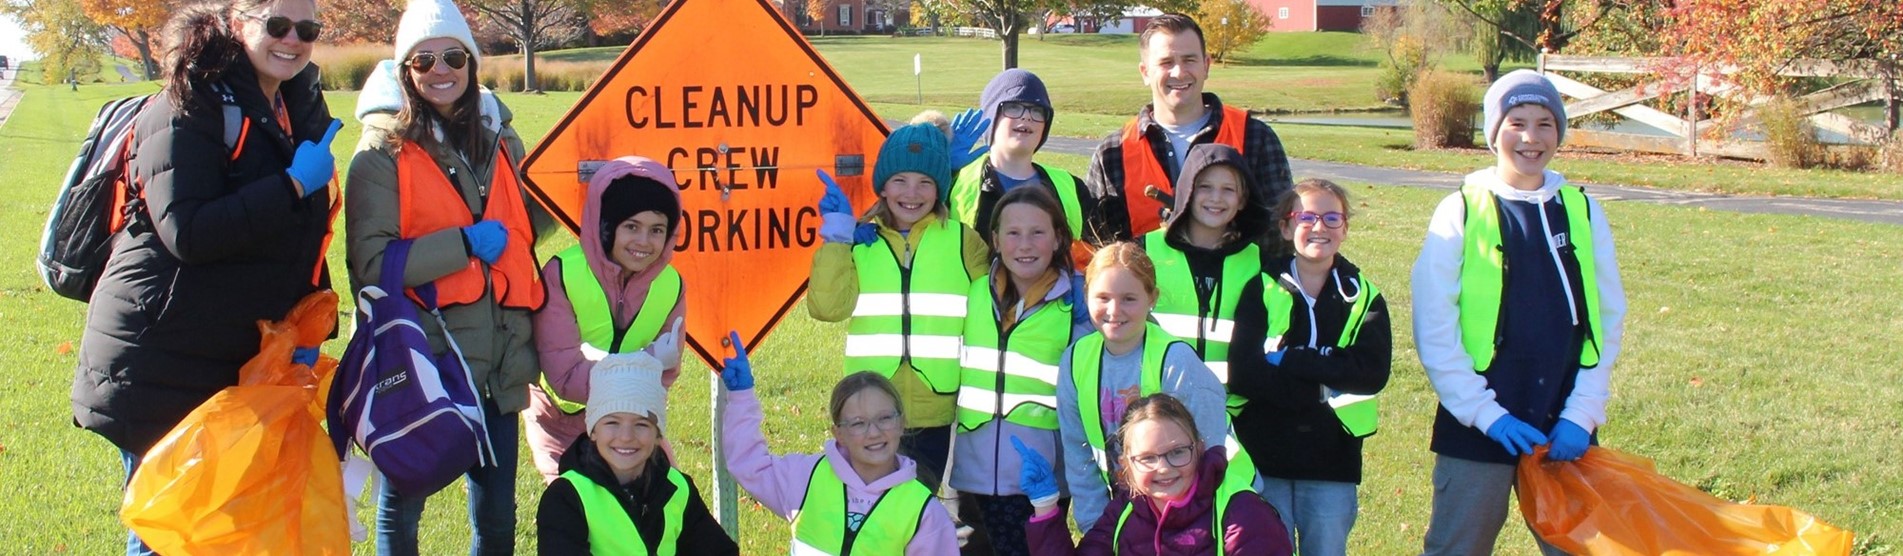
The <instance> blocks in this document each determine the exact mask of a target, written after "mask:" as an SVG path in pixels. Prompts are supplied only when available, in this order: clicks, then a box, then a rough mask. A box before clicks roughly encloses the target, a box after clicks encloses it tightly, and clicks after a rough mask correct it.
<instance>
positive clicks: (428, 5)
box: [396, 0, 480, 60]
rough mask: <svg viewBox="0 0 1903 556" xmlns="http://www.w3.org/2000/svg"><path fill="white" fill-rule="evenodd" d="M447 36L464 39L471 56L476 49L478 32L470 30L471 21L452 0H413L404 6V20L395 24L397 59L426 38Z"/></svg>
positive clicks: (402, 57)
mask: <svg viewBox="0 0 1903 556" xmlns="http://www.w3.org/2000/svg"><path fill="white" fill-rule="evenodd" d="M438 37H448V38H451V39H456V40H457V41H458V42H461V43H463V48H464V49H467V50H468V51H469V55H470V57H472V58H473V57H476V56H477V55H479V54H480V52H477V50H476V36H475V34H473V33H470V32H469V21H467V20H465V19H463V12H462V10H458V9H456V3H455V2H452V1H451V0H410V5H409V7H407V8H404V9H403V21H401V22H399V23H397V25H396V59H397V60H405V59H408V58H409V57H410V51H412V50H416V45H417V44H418V43H421V42H423V41H426V40H430V39H434V38H438Z"/></svg>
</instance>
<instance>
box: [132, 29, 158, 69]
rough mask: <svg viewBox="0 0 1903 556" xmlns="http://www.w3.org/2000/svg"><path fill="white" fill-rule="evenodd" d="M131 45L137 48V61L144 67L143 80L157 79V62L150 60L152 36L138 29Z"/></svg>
mask: <svg viewBox="0 0 1903 556" xmlns="http://www.w3.org/2000/svg"><path fill="white" fill-rule="evenodd" d="M132 45H133V46H136V47H138V48H139V61H140V62H143V65H144V66H145V80H146V81H152V80H156V79H158V78H159V62H158V60H154V59H152V34H151V33H150V32H147V31H146V30H145V29H140V30H139V32H138V33H137V36H134V37H132Z"/></svg>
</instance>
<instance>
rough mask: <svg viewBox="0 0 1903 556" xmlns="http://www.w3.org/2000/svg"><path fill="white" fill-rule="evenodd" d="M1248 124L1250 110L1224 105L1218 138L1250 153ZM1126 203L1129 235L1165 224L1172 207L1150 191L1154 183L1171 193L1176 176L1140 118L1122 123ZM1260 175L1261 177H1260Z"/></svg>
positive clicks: (1161, 192) (1160, 192)
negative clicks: (1139, 124) (1158, 154)
mask: <svg viewBox="0 0 1903 556" xmlns="http://www.w3.org/2000/svg"><path fill="white" fill-rule="evenodd" d="M1248 126H1249V113H1248V112H1246V111H1244V110H1242V109H1240V108H1235V107H1231V106H1224V107H1222V125H1221V126H1220V127H1218V128H1216V142H1217V143H1222V144H1224V145H1229V146H1231V147H1235V148H1236V152H1239V153H1242V154H1245V155H1246V154H1248V151H1246V150H1243V148H1242V144H1243V143H1244V142H1245V141H1244V140H1243V138H1244V136H1245V134H1246V133H1247V131H1248ZM1122 148H1123V203H1124V206H1125V207H1126V208H1127V209H1128V210H1129V212H1130V237H1138V236H1141V235H1143V234H1147V233H1150V231H1151V230H1155V229H1157V228H1160V227H1162V225H1163V221H1164V220H1166V218H1164V216H1163V213H1164V211H1167V210H1169V209H1171V208H1173V207H1171V206H1170V205H1169V204H1166V203H1163V202H1162V201H1160V200H1159V199H1158V198H1157V197H1152V196H1150V194H1149V193H1148V190H1149V188H1151V187H1155V188H1156V192H1157V194H1158V195H1159V196H1167V195H1172V194H1173V192H1174V191H1176V188H1175V186H1174V185H1172V184H1174V183H1175V182H1176V176H1172V175H1170V174H1169V173H1168V171H1167V170H1165V169H1164V168H1163V162H1162V161H1160V160H1157V159H1156V151H1153V150H1151V149H1150V141H1149V138H1147V137H1145V136H1144V135H1143V132H1142V130H1140V129H1138V128H1137V120H1135V119H1132V120H1130V121H1129V122H1128V123H1125V124H1123V144H1122ZM1258 179H1259V178H1258Z"/></svg>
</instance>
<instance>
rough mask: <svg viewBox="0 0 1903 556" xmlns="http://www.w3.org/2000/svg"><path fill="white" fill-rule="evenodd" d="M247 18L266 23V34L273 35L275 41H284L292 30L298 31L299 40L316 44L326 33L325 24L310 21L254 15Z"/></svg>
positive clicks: (248, 15)
mask: <svg viewBox="0 0 1903 556" xmlns="http://www.w3.org/2000/svg"><path fill="white" fill-rule="evenodd" d="M246 17H249V18H251V19H253V20H257V21H262V22H264V34H266V35H271V38H274V39H282V38H284V36H285V35H289V34H291V30H292V29H296V30H297V38H298V39H299V40H302V41H304V42H312V43H314V42H317V36H318V35H320V34H323V32H324V24H322V23H318V22H316V21H312V20H309V19H306V20H303V21H291V18H288V17H284V16H281V15H274V16H271V17H264V16H261V15H252V14H246Z"/></svg>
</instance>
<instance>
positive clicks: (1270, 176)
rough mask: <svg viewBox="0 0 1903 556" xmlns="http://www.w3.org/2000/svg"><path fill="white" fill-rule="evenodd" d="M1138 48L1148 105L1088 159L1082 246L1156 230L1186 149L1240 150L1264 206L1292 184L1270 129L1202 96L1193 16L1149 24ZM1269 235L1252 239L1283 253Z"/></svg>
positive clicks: (1202, 63)
mask: <svg viewBox="0 0 1903 556" xmlns="http://www.w3.org/2000/svg"><path fill="white" fill-rule="evenodd" d="M1139 44H1141V45H1142V54H1141V55H1142V60H1141V61H1140V62H1139V63H1138V65H1137V69H1138V72H1139V73H1141V74H1142V75H1143V83H1144V84H1145V85H1148V86H1149V87H1150V104H1149V105H1148V106H1144V107H1143V110H1142V111H1140V112H1138V113H1137V117H1136V119H1134V120H1131V121H1130V122H1129V123H1127V124H1125V125H1124V126H1123V127H1122V128H1121V129H1119V130H1117V131H1115V132H1112V133H1111V134H1110V135H1109V136H1108V137H1105V138H1104V141H1103V143H1102V144H1100V145H1098V146H1097V152H1096V154H1095V155H1093V156H1092V157H1091V160H1090V174H1089V176H1088V177H1087V178H1086V179H1085V181H1086V183H1087V184H1088V186H1089V187H1088V189H1089V191H1090V194H1091V195H1092V196H1093V197H1095V199H1094V202H1085V203H1084V205H1085V215H1084V219H1085V225H1084V230H1082V236H1083V239H1084V240H1085V241H1088V242H1090V243H1091V244H1093V245H1105V244H1108V243H1111V242H1115V241H1126V240H1132V239H1134V238H1137V237H1141V236H1142V235H1143V234H1145V233H1148V232H1150V231H1151V230H1155V229H1157V228H1159V227H1161V225H1162V223H1163V222H1164V221H1167V220H1168V210H1169V209H1170V207H1173V206H1174V201H1173V197H1172V195H1173V194H1174V193H1175V191H1176V186H1178V185H1180V184H1176V183H1174V182H1175V180H1176V177H1177V176H1176V173H1177V171H1178V169H1179V168H1180V167H1181V166H1180V161H1181V160H1182V159H1183V156H1184V154H1185V153H1187V152H1188V151H1189V147H1190V146H1191V145H1197V144H1202V143H1210V142H1219V143H1225V144H1228V145H1229V146H1232V147H1235V148H1236V149H1238V150H1240V151H1242V155H1243V158H1245V159H1247V160H1248V162H1249V171H1250V174H1251V176H1250V177H1251V180H1250V181H1251V182H1252V183H1253V184H1254V186H1255V187H1254V189H1253V190H1251V191H1250V192H1249V194H1251V195H1259V196H1260V197H1259V198H1260V199H1262V200H1263V202H1264V203H1265V204H1269V205H1273V204H1274V203H1275V200H1276V199H1277V198H1278V197H1280V196H1281V194H1282V193H1283V192H1285V191H1288V190H1289V189H1290V188H1291V187H1293V185H1294V180H1293V179H1292V177H1291V176H1290V173H1289V165H1288V156H1287V155H1286V154H1284V153H1283V152H1282V141H1281V139H1279V138H1277V137H1276V136H1275V131H1274V130H1272V129H1269V124H1266V123H1263V122H1262V121H1260V120H1256V119H1254V118H1250V117H1248V112H1247V111H1244V110H1241V109H1237V108H1227V107H1224V106H1223V105H1222V100H1221V99H1218V98H1217V97H1216V95H1215V93H1207V92H1203V81H1205V80H1207V79H1208V78H1209V55H1208V49H1207V47H1206V46H1205V45H1204V43H1203V32H1202V28H1201V27H1200V26H1198V25H1197V24H1196V21H1195V20H1194V19H1190V18H1189V16H1185V15H1182V14H1176V13H1171V14H1165V15H1163V16H1160V17H1157V18H1155V19H1152V20H1150V23H1149V25H1147V26H1145V27H1144V29H1143V34H1142V36H1141V37H1140V38H1139ZM1131 147H1137V148H1131ZM1260 229H1266V230H1273V229H1274V227H1273V226H1263V227H1262V228H1260ZM1274 236H1276V234H1273V233H1271V234H1268V235H1267V236H1266V237H1262V238H1254V239H1255V240H1256V241H1257V243H1259V244H1261V245H1263V247H1264V248H1266V249H1269V250H1270V251H1271V252H1274V253H1281V252H1284V251H1287V249H1288V243H1287V242H1285V241H1280V240H1279V239H1280V238H1278V237H1274Z"/></svg>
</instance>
